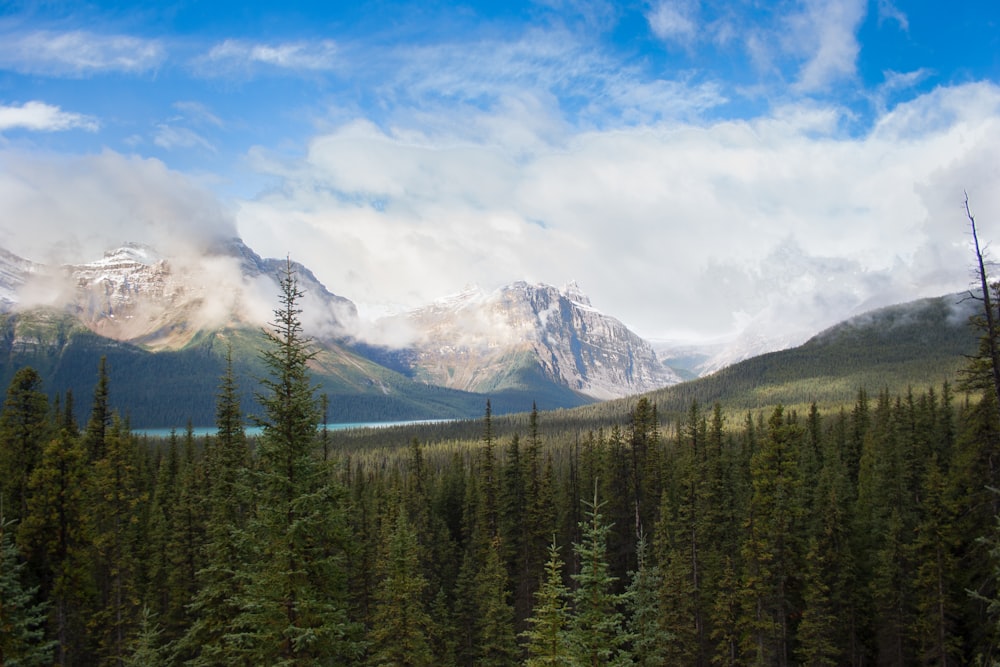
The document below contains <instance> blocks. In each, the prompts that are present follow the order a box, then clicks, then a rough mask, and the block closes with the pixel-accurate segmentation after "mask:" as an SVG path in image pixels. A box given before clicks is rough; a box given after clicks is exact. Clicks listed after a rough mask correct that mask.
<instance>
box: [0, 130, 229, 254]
mask: <svg viewBox="0 0 1000 667" xmlns="http://www.w3.org/2000/svg"><path fill="white" fill-rule="evenodd" d="M0 201H2V202H3V206H4V216H3V222H2V223H0V247H2V248H5V249H7V250H10V251H11V252H14V253H16V254H18V255H21V256H22V257H26V258H28V259H32V260H35V261H41V262H46V263H62V262H79V261H91V260H93V259H94V258H96V257H100V256H101V255H102V253H103V252H104V251H105V250H107V249H109V248H113V247H117V246H118V245H120V244H122V243H123V242H126V241H136V242H139V243H147V244H150V245H153V246H154V247H158V248H160V249H161V252H163V253H164V254H166V255H168V256H169V255H172V254H176V253H175V251H184V250H185V249H188V250H189V249H190V248H192V247H194V248H200V247H202V246H204V245H206V244H207V243H209V242H211V241H213V240H214V239H216V238H220V237H222V238H229V237H232V236H235V234H236V230H235V226H234V223H233V218H232V215H231V214H230V213H229V212H228V211H227V210H226V209H225V208H224V207H223V206H222V205H221V204H220V202H219V201H218V200H217V199H216V198H215V196H214V195H212V194H211V193H209V192H208V191H206V190H204V189H203V188H201V187H200V186H198V185H196V184H195V183H194V182H192V181H191V180H190V179H189V178H188V177H186V176H184V175H182V174H180V173H178V172H175V171H171V170H170V169H168V168H167V167H166V166H164V164H163V163H162V162H159V161H158V160H153V159H143V158H139V157H131V156H125V155H121V154H119V153H115V152H112V151H105V152H103V153H100V154H97V155H85V156H54V155H49V154H32V153H28V152H25V151H20V150H5V151H0Z"/></svg>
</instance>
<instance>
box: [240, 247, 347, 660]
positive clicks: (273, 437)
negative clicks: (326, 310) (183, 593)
mask: <svg viewBox="0 0 1000 667" xmlns="http://www.w3.org/2000/svg"><path fill="white" fill-rule="evenodd" d="M280 285H281V295H280V306H279V308H277V309H276V310H275V311H274V315H275V320H274V322H273V323H272V325H271V328H270V329H266V330H265V333H266V336H267V342H268V346H267V348H266V349H265V350H264V352H263V354H262V358H263V362H264V364H265V366H266V367H267V368H268V370H269V372H270V375H269V376H268V377H265V378H262V379H261V385H262V390H261V392H260V393H259V394H258V401H259V402H260V404H261V406H262V407H263V410H264V414H263V416H262V417H260V418H259V419H258V420H257V421H258V424H259V426H260V427H261V429H262V432H261V436H260V439H259V441H258V443H259V444H258V459H259V460H258V469H257V470H256V471H255V481H256V492H257V514H256V516H255V517H254V518H253V520H252V522H251V525H250V535H251V539H252V543H253V547H254V548H255V549H256V551H257V553H256V554H254V558H253V561H254V562H253V564H252V568H251V571H250V573H249V575H250V577H249V580H248V581H247V585H246V590H245V591H244V592H243V593H242V594H241V599H242V603H243V604H242V610H241V614H240V617H239V618H238V619H237V621H238V628H239V629H238V630H237V636H234V637H232V639H233V641H234V642H235V643H238V644H240V645H241V646H243V647H246V649H247V654H246V656H245V657H246V658H247V659H248V660H249V661H251V662H254V663H256V664H271V665H306V664H308V665H315V664H347V663H350V662H352V661H354V660H356V659H357V658H358V657H359V655H360V653H361V643H360V642H359V638H358V632H359V629H360V628H358V626H357V625H356V624H355V623H353V622H352V620H351V618H350V616H349V613H348V600H347V579H348V574H347V571H346V562H347V558H346V553H347V550H348V549H349V548H350V545H351V537H350V535H349V534H348V524H347V520H346V515H345V506H344V504H345V501H346V499H345V498H344V494H343V492H342V491H341V489H340V487H339V486H337V485H336V484H334V483H332V481H331V479H330V477H329V475H328V474H327V471H326V469H325V467H324V466H323V465H322V462H321V461H319V458H318V452H317V451H316V445H317V438H316V431H317V424H318V422H319V410H318V407H317V401H316V398H315V387H314V386H313V385H312V384H311V381H310V375H309V369H308V363H309V361H310V360H311V359H312V358H313V356H314V352H313V351H312V348H311V346H310V340H309V339H308V338H306V337H305V335H304V333H303V330H302V323H301V320H300V319H299V315H300V314H301V310H300V309H299V306H298V304H299V301H300V300H301V298H302V296H303V292H302V291H301V290H300V289H299V287H298V282H297V280H296V277H295V271H294V269H293V267H292V263H291V261H290V260H288V261H287V262H286V264H285V268H284V270H283V272H282V274H281V276H280Z"/></svg>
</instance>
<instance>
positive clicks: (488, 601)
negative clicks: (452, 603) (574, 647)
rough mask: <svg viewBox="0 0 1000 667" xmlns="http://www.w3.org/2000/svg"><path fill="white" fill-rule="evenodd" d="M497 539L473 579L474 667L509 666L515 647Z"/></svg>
mask: <svg viewBox="0 0 1000 667" xmlns="http://www.w3.org/2000/svg"><path fill="white" fill-rule="evenodd" d="M501 551H502V548H501V544H500V539H499V538H498V537H495V538H494V539H493V541H492V543H491V544H490V547H489V548H488V549H487V550H486V554H485V561H484V563H483V566H482V570H480V572H479V576H478V577H477V580H476V591H477V597H478V598H479V601H480V604H479V611H480V614H481V615H480V617H479V618H478V620H477V633H476V636H477V639H478V643H477V650H476V654H477V656H476V662H475V664H476V665H477V667H512V666H513V665H516V664H517V659H518V654H519V649H518V645H517V639H516V636H515V634H514V607H513V606H511V603H510V591H509V590H508V588H509V587H508V583H507V582H508V578H507V569H506V567H504V563H503V559H502V557H501Z"/></svg>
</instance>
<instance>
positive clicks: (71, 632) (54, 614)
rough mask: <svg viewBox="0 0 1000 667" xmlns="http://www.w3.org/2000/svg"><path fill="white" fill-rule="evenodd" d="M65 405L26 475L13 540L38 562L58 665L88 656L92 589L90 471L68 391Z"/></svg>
mask: <svg viewBox="0 0 1000 667" xmlns="http://www.w3.org/2000/svg"><path fill="white" fill-rule="evenodd" d="M64 410H65V412H64V413H62V414H57V416H56V417H57V424H56V428H57V432H56V434H55V436H54V437H52V438H51V439H50V440H49V441H48V442H47V443H46V445H45V447H44V449H43V450H42V455H41V459H40V460H39V462H38V465H37V466H36V467H35V470H34V471H33V473H32V475H31V480H30V482H29V486H30V499H29V502H28V515H27V516H26V517H25V519H24V521H23V522H22V523H21V524H20V526H19V527H18V541H19V542H21V544H23V545H24V549H25V550H26V551H27V552H28V553H29V554H30V558H31V560H32V561H33V562H35V563H38V565H37V569H38V572H39V581H40V583H41V586H42V594H43V595H44V597H45V598H46V599H48V600H49V601H50V604H51V607H50V613H49V636H51V637H53V638H55V640H56V641H57V642H58V644H57V650H56V654H55V663H56V664H58V665H68V664H82V663H85V662H86V661H87V657H86V656H87V653H86V644H87V621H88V620H89V613H90V611H91V610H92V605H93V599H94V595H95V590H94V579H93V575H94V573H93V568H92V567H91V564H92V561H93V555H92V552H91V529H92V526H93V524H92V520H91V518H92V515H91V513H90V512H89V507H90V506H89V503H88V501H89V498H90V490H89V488H90V475H89V474H88V468H87V463H86V459H87V452H86V450H85V449H84V445H83V443H82V441H81V439H80V438H79V433H78V431H77V427H76V423H75V421H74V420H73V418H72V412H73V401H72V395H68V396H67V399H66V403H65V405H64Z"/></svg>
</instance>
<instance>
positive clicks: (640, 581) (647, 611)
mask: <svg viewBox="0 0 1000 667" xmlns="http://www.w3.org/2000/svg"><path fill="white" fill-rule="evenodd" d="M648 551H649V548H648V546H647V544H646V538H645V536H644V535H640V536H639V541H638V543H637V552H636V557H637V560H638V566H637V567H636V569H635V571H634V572H632V576H631V581H630V582H629V587H628V609H629V614H628V631H629V634H630V635H631V636H632V638H633V640H632V659H633V660H634V661H635V664H636V665H639V667H659V666H660V665H664V664H668V663H667V647H668V646H669V645H670V643H671V642H672V641H673V640H674V637H673V635H672V634H671V633H670V632H668V631H667V630H666V629H665V628H664V627H663V623H662V622H661V618H662V614H661V612H660V595H659V593H660V586H661V584H662V581H661V575H660V568H659V567H658V566H656V565H654V564H653V563H652V562H650V558H649V553H648Z"/></svg>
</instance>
